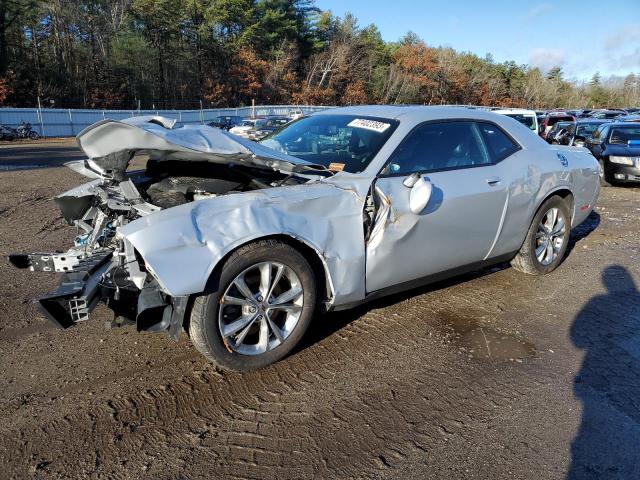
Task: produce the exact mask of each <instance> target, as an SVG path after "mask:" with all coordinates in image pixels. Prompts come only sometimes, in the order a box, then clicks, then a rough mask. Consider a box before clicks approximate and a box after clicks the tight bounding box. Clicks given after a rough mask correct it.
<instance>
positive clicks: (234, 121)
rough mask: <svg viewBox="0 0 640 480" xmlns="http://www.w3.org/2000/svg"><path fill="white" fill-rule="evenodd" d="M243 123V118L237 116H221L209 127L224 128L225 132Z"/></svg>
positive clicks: (210, 123)
mask: <svg viewBox="0 0 640 480" xmlns="http://www.w3.org/2000/svg"><path fill="white" fill-rule="evenodd" d="M240 123H242V117H238V116H237V115H221V116H219V117H216V118H214V119H213V121H212V122H209V123H208V125H209V126H210V127H217V128H222V129H223V130H229V129H231V128H233V127H235V126H236V125H240Z"/></svg>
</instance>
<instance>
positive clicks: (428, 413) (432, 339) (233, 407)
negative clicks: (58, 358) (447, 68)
mask: <svg viewBox="0 0 640 480" xmlns="http://www.w3.org/2000/svg"><path fill="white" fill-rule="evenodd" d="M430 296H432V297H434V298H432V302H429V303H428V304H427V302H421V303H418V304H416V302H415V301H414V299H407V300H405V301H404V302H401V305H402V304H403V303H408V304H410V308H404V309H403V313H402V314H398V313H397V312H395V310H397V308H396V307H397V306H393V305H392V306H388V307H383V308H380V309H374V310H371V311H370V312H368V313H366V314H365V315H364V316H362V317H360V318H358V319H357V320H355V321H353V322H351V323H350V324H348V325H347V326H346V327H345V328H343V329H342V330H340V332H339V334H338V335H337V338H338V339H339V340H336V341H335V342H334V341H332V339H324V340H322V341H320V342H319V343H317V344H316V345H313V346H312V347H311V348H308V349H306V350H304V351H303V352H301V353H299V354H298V355H297V356H296V357H294V358H292V359H290V360H288V361H286V362H282V363H280V364H277V365H275V366H273V367H271V368H269V369H266V370H263V371H261V372H256V373H251V374H245V375H237V374H220V373H217V372H216V371H213V370H209V369H207V370H203V371H198V372H192V373H190V374H189V375H187V376H186V377H185V378H184V379H182V380H181V381H179V382H176V383H174V384H167V385H161V386H158V387H156V388H152V389H148V390H146V391H145V392H142V393H140V394H138V395H133V396H127V397H124V398H114V399H112V400H110V401H109V402H107V404H105V405H98V406H96V407H95V408H92V409H91V410H90V411H86V410H83V411H79V412H77V413H75V414H73V415H69V416H66V417H65V418H63V419H61V420H57V421H53V422H51V423H48V424H46V425H45V426H43V427H42V428H40V429H38V430H36V431H31V432H25V431H20V432H12V433H8V432H7V436H8V437H13V438H16V437H17V438H26V439H28V440H23V441H20V440H18V441H16V440H14V441H9V442H5V441H3V442H2V448H1V449H0V451H1V452H2V453H0V463H2V464H5V465H11V467H12V468H11V470H12V471H20V464H21V463H22V462H23V461H24V459H29V458H31V459H33V458H36V459H38V463H42V462H51V463H49V464H47V465H46V467H45V468H43V470H42V472H41V473H42V475H43V476H49V475H52V476H55V475H57V474H63V473H64V472H65V471H69V469H71V468H73V470H74V471H76V472H78V466H79V465H80V466H86V467H85V468H86V470H81V472H82V473H87V474H89V473H90V472H91V471H92V470H90V468H95V463H96V454H95V451H98V452H100V455H99V456H100V460H99V463H100V467H99V471H100V472H101V473H103V474H107V475H108V476H112V475H113V476H123V478H124V477H126V476H127V475H128V473H127V472H131V468H134V471H138V470H137V469H138V468H140V471H144V472H145V473H147V474H148V475H149V476H154V477H155V476H164V477H165V478H171V477H174V476H175V475H178V474H179V472H180V471H181V469H182V468H184V466H185V464H184V463H183V462H182V461H181V460H180V459H188V458H192V459H193V458H196V459H198V461H202V462H205V461H206V462H207V465H208V470H207V472H208V473H207V475H209V474H211V475H214V476H219V475H223V474H224V475H231V476H232V477H233V476H237V477H240V478H257V477H278V478H300V477H302V476H311V475H325V476H326V475H331V476H349V475H357V474H358V472H360V471H362V468H364V467H367V468H374V469H375V468H388V467H389V466H390V465H393V464H395V463H398V462H401V461H402V458H404V457H405V456H407V455H409V454H410V453H411V452H413V451H415V450H416V449H417V450H418V451H423V452H424V451H425V450H427V451H428V450H429V445H430V444H432V443H433V442H441V441H446V440H444V439H446V438H449V437H451V436H456V435H461V433H460V432H461V431H462V430H464V428H465V425H466V422H467V421H469V420H468V419H471V421H472V422H473V421H477V419H478V418H480V417H482V416H483V415H489V414H490V412H491V411H492V410H493V409H494V408H496V407H495V405H496V402H495V401H491V402H489V401H483V402H478V401H477V399H478V398H480V399H481V398H482V397H483V396H484V397H486V391H487V389H493V388H495V386H492V385H491V382H488V383H486V384H485V383H484V382H477V381H472V379H473V371H474V363H473V362H471V363H469V364H468V365H467V366H468V367H470V369H469V370H468V371H465V372H462V374H461V376H460V377H451V376H449V375H447V376H446V378H443V377H445V376H444V375H443V374H442V371H443V370H445V368H444V367H445V365H443V364H440V365H436V364H434V362H433V359H430V360H429V362H428V363H427V359H426V358H424V357H425V355H424V354H423V353H424V352H430V351H432V350H434V349H436V350H438V351H439V352H441V353H442V354H443V356H442V358H441V360H440V361H441V362H444V361H445V360H446V359H447V358H449V359H450V360H451V358H450V357H451V356H454V357H458V356H459V355H460V353H459V352H458V351H457V350H452V349H451V348H449V347H447V338H446V335H444V334H437V335H434V332H438V327H437V326H434V324H433V321H425V318H428V319H437V318H438V308H440V307H441V306H442V305H444V304H446V303H448V300H446V299H444V298H440V299H439V298H438V297H441V295H438V294H437V293H436V294H435V295H430ZM450 298H451V297H450V295H449V300H450ZM456 300H457V297H456ZM463 303H464V302H463ZM483 308H484V310H483V312H486V311H489V312H492V313H493V314H499V310H498V309H497V308H495V307H492V306H491V305H485V306H484V307H483ZM355 341H359V343H360V345H359V346H358V348H355V349H353V348H351V349H350V348H347V347H348V346H349V345H351V344H353V343H354V342H355ZM336 343H338V345H336ZM428 356H429V357H430V355H428ZM408 358H410V359H411V364H410V365H403V363H404V360H405V359H408ZM385 359H386V360H387V361H389V360H391V362H390V363H389V364H388V365H385V366H384V368H382V369H378V370H377V371H375V372H372V371H370V369H369V367H368V365H370V364H371V363H373V364H379V363H382V364H383V365H384V361H385ZM422 360H423V361H424V364H422ZM457 360H458V361H459V358H458V359H457ZM532 362H536V361H535V360H532ZM424 365H429V366H428V368H427V367H425V366H424ZM498 367H499V368H498V369H499V370H503V369H506V371H507V372H508V371H510V370H513V368H514V366H513V365H505V366H500V365H498ZM400 372H401V374H399V373H400ZM502 373H503V374H504V373H505V372H504V371H503V372H502ZM354 377H355V378H354ZM518 377H519V378H520V381H519V382H518V381H517V380H518ZM486 380H488V379H486ZM511 381H513V382H515V383H517V384H518V385H516V384H514V385H512V387H513V388H510V389H509V391H510V392H516V393H517V395H518V396H521V395H524V394H526V391H527V388H526V385H525V384H526V380H525V379H524V377H521V376H516V378H514V379H512V380H511ZM380 385H383V387H380ZM516 387H517V388H516ZM501 389H504V385H501ZM454 392H459V393H458V394H457V395H452V393H454ZM482 392H485V393H484V394H483V393H482ZM523 392H524V393H523ZM512 396H513V394H511V397H509V396H508V397H507V398H505V400H504V401H505V402H507V401H509V400H513V398H512ZM469 397H471V398H473V399H474V400H473V401H471V400H470V398H469ZM498 404H499V403H498ZM463 411H466V413H465V414H464V415H460V412H463ZM470 412H473V414H471V413H470ZM69 438H90V439H91V442H92V446H93V447H94V449H93V450H92V449H89V450H87V451H85V452H77V451H75V450H76V448H77V446H76V445H73V447H74V448H73V449H74V451H75V455H74V456H73V458H71V459H66V458H50V455H51V452H55V451H64V450H65V448H66V449H68V448H69V446H70V445H69V443H68V439H69ZM8 452H12V454H11V455H8ZM143 452H144V453H143ZM16 453H18V454H17V455H16ZM161 458H167V459H169V458H171V459H174V463H171V464H170V465H162V466H161V465H159V464H158V459H161ZM116 459H121V460H120V461H116ZM16 460H18V462H17V464H16V463H14V462H15V461H16ZM72 465H73V467H72ZM145 469H146V470H145ZM25 473H28V472H25ZM203 473H204V472H203ZM194 478H195V477H194Z"/></svg>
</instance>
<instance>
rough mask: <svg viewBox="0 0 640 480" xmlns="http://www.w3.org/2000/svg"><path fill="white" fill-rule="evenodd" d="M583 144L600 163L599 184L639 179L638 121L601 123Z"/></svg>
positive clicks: (636, 181) (636, 180) (639, 134)
mask: <svg viewBox="0 0 640 480" xmlns="http://www.w3.org/2000/svg"><path fill="white" fill-rule="evenodd" d="M585 146H586V147H587V148H588V149H589V150H591V153H592V154H593V156H594V157H596V158H597V159H598V162H599V163H600V181H601V183H602V185H605V186H606V185H611V184H613V183H627V182H629V183H631V182H635V183H640V124H635V123H622V122H613V123H605V124H602V125H601V126H600V127H598V129H597V130H596V131H595V132H593V135H592V136H591V137H590V138H589V139H588V140H587V143H586V145H585Z"/></svg>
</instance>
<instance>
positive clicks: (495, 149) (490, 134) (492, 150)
mask: <svg viewBox="0 0 640 480" xmlns="http://www.w3.org/2000/svg"><path fill="white" fill-rule="evenodd" d="M478 126H479V128H480V133H481V134H482V138H483V140H484V143H485V144H486V145H487V150H488V151H489V156H490V157H491V163H498V162H500V161H502V160H504V159H505V158H507V157H508V156H509V155H511V154H513V153H515V152H517V151H518V150H520V146H519V145H518V144H517V143H515V142H514V141H513V140H512V139H511V138H510V137H509V136H508V135H507V134H506V133H504V132H503V131H502V130H501V129H500V128H498V127H497V126H495V125H493V124H491V123H478Z"/></svg>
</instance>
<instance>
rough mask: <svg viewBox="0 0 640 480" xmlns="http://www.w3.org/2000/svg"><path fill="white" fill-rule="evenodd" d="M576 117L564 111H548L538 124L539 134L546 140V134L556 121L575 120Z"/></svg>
mask: <svg viewBox="0 0 640 480" xmlns="http://www.w3.org/2000/svg"><path fill="white" fill-rule="evenodd" d="M575 121H576V117H574V116H573V115H569V114H568V113H565V112H549V113H548V114H547V115H546V116H545V117H544V120H543V121H542V125H540V136H541V137H542V138H544V139H545V140H546V138H547V134H548V133H549V131H551V129H552V128H553V126H554V125H555V124H556V123H558V122H575Z"/></svg>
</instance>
